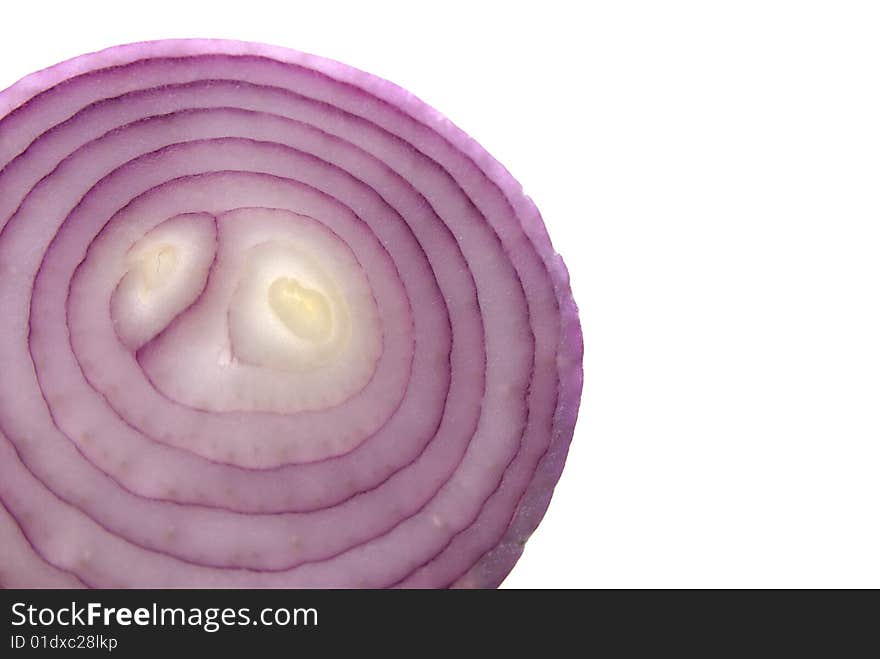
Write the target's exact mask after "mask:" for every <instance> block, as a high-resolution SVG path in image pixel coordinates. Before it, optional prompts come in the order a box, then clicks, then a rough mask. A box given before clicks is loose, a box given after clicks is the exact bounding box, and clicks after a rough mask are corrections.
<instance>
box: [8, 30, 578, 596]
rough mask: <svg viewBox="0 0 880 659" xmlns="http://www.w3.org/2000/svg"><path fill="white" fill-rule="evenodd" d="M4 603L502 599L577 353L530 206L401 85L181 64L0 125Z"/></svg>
mask: <svg viewBox="0 0 880 659" xmlns="http://www.w3.org/2000/svg"><path fill="white" fill-rule="evenodd" d="M0 117H2V119H0V167H2V170H0V228H2V231H0V304H2V309H3V314H2V315H0V363H2V364H3V367H4V377H3V378H2V379H0V502H2V506H0V545H2V558H0V583H2V584H3V585H5V586H25V587H27V586H45V585H50V586H59V587H69V586H93V587H389V586H399V587H447V586H458V587H495V586H497V585H498V584H500V582H501V581H502V579H503V578H504V577H505V576H506V575H507V574H508V572H509V571H510V570H511V568H512V567H513V564H514V563H515V561H516V560H517V558H518V557H519V555H520V554H521V552H522V547H523V544H524V543H525V541H526V539H527V538H528V537H529V535H530V534H531V533H532V532H533V531H534V529H535V527H536V526H537V524H538V522H539V521H540V518H541V517H542V516H543V514H544V512H545V510H546V508H547V505H548V503H549V500H550V496H551V494H552V491H553V487H554V485H555V483H556V481H557V480H558V478H559V475H560V473H561V470H562V466H563V463H564V461H565V456H566V453H567V450H568V445H569V443H570V441H571V437H572V433H573V429H574V424H575V420H576V417H577V408H578V403H579V399H580V393H581V385H582V371H581V357H582V338H581V332H580V327H579V323H578V318H577V309H576V306H575V304H574V302H573V300H572V297H571V292H570V289H569V284H568V275H567V272H566V269H565V266H564V265H563V263H562V260H561V259H560V257H559V256H558V255H557V254H556V253H555V251H554V249H553V247H552V245H551V243H550V240H549V238H548V236H547V234H546V230H545V227H544V225H543V223H542V221H541V219H540V216H539V214H538V212H537V210H536V209H535V207H534V205H533V204H532V202H531V200H530V199H529V198H528V197H526V196H525V195H524V194H523V193H522V189H521V187H520V186H519V184H517V183H516V181H514V179H513V178H512V177H511V176H510V174H509V173H508V172H507V171H506V170H504V169H503V168H502V167H501V165H499V164H498V163H497V162H496V161H495V160H493V159H492V158H491V157H490V156H489V155H488V154H487V153H486V152H485V151H484V150H483V149H482V148H481V147H480V146H479V145H478V144H476V143H475V142H474V141H473V140H471V139H470V138H468V137H467V136H466V135H465V134H464V133H462V132H461V131H460V130H459V129H457V128H456V127H454V126H453V125H452V124H450V123H449V121H447V120H446V119H444V118H443V117H442V116H441V115H440V114H438V113H437V112H436V111H434V110H432V109H431V108H429V107H427V106H426V105H425V104H424V103H422V102H420V101H419V100H418V99H416V98H414V97H413V96H411V95H410V94H408V93H407V92H405V91H403V90H402V89H400V88H398V87H395V86H394V85H392V84H391V83H388V82H386V81H383V80H380V79H378V78H375V77H373V76H370V75H367V74H365V73H362V72H360V71H357V70H355V69H352V68H349V67H347V66H344V65H342V64H339V63H336V62H331V61H327V60H323V59H320V58H317V57H313V56H310V55H305V54H302V53H298V52H295V51H290V50H285V49H281V48H275V47H269V46H263V45H257V44H248V43H238V42H230V41H194V40H184V41H161V42H153V43H143V44H135V45H128V46H121V47H117V48H113V49H110V50H107V51H104V52H101V53H97V54H91V55H85V56H83V57H79V58H76V59H74V60H71V61H69V62H66V63H63V64H59V65H57V66H55V67H53V68H50V69H48V70H46V71H43V72H40V73H36V74H34V75H31V76H29V77H27V78H25V79H24V80H22V81H20V82H19V83H17V84H15V85H13V86H12V87H11V88H9V89H7V90H6V91H4V92H2V94H0Z"/></svg>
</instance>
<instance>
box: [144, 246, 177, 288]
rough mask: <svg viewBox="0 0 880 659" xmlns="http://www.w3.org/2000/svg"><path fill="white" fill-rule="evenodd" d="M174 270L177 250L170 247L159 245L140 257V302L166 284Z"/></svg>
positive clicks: (175, 268)
mask: <svg viewBox="0 0 880 659" xmlns="http://www.w3.org/2000/svg"><path fill="white" fill-rule="evenodd" d="M176 270H177V250H176V249H174V247H172V246H171V245H160V246H158V247H156V248H154V249H152V250H150V251H149V252H147V254H145V255H144V256H143V257H141V259H140V271H141V287H140V297H141V300H144V301H145V300H146V298H147V297H148V296H149V295H150V293H152V292H153V291H155V290H156V289H158V288H162V287H163V286H164V285H165V284H167V283H168V281H169V280H170V279H171V277H172V276H173V275H174V272H175V271H176Z"/></svg>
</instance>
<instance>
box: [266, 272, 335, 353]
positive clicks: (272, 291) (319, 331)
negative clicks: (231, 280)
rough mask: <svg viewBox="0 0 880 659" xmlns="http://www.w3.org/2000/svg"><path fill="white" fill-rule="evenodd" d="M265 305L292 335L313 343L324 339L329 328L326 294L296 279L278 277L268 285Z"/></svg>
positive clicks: (331, 325) (330, 325) (329, 316)
mask: <svg viewBox="0 0 880 659" xmlns="http://www.w3.org/2000/svg"><path fill="white" fill-rule="evenodd" d="M269 306H270V307H271V308H272V311H274V312H275V314H276V315H277V316H278V318H279V319H280V320H281V322H282V323H284V325H285V327H287V329H289V330H290V331H291V332H293V334H294V335H296V336H297V337H299V338H301V339H305V340H307V341H312V342H313V343H320V342H322V341H326V340H327V339H328V338H329V336H330V332H331V330H332V329H333V315H332V312H331V310H330V303H329V302H328V301H327V298H326V297H325V296H323V295H322V294H321V293H319V292H318V291H316V290H313V289H310V288H306V287H305V286H302V285H301V284H300V283H299V282H298V281H297V280H296V279H291V278H289V277H279V278H278V279H276V280H275V281H273V282H272V285H271V286H269Z"/></svg>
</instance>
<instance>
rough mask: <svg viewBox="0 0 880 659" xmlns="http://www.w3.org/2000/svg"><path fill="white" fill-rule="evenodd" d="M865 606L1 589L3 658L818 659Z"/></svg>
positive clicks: (737, 595)
mask: <svg viewBox="0 0 880 659" xmlns="http://www.w3.org/2000/svg"><path fill="white" fill-rule="evenodd" d="M864 595H868V598H869V600H868V602H865V601H862V600H863V597H862V596H864ZM873 600H874V594H873V593H870V594H868V593H861V594H859V593H840V592H835V593H804V592H800V593H797V592H784V591H775V592H760V591H752V592H750V591H735V592H724V593H719V592H712V591H693V592H688V591H354V590H351V591H327V590H324V591H320V590H316V591H308V590H265V591H256V590H255V591H183V590H151V591H150V590H140V591H133V590H132V591H121V590H117V591H112V590H104V591H75V590H66V591H65V590H53V591H48V590H43V591H39V590H8V591H0V603H2V608H3V614H2V618H3V620H4V624H5V637H4V638H3V639H2V643H0V656H2V657H24V656H46V655H47V653H49V652H51V653H52V654H53V655H55V656H61V655H65V656H79V655H81V654H86V655H95V654H106V655H111V656H129V655H131V654H134V653H137V654H141V653H143V652H155V651H163V652H170V653H172V656H177V655H178V653H180V654H183V653H184V652H191V651H192V652H198V653H199V655H201V653H203V652H212V651H221V652H223V655H224V656H227V655H228V653H231V652H251V653H253V652H262V651H264V650H269V649H282V650H284V649H286V650H287V651H289V652H291V653H294V654H296V653H297V652H300V651H302V650H304V649H309V650H320V651H321V652H322V653H323V656H329V657H335V656H337V653H340V654H341V653H342V652H343V651H344V650H345V649H348V651H351V648H352V647H355V648H360V650H361V651H363V652H369V653H375V652H381V651H384V650H388V649H390V648H400V649H406V648H409V649H410V650H411V653H412V654H417V653H422V652H424V651H438V650H439V649H440V648H444V649H446V650H457V651H462V652H465V654H466V655H468V656H471V655H472V653H471V652H469V651H467V650H468V648H471V649H473V648H474V647H475V645H474V644H475V643H478V642H479V643H489V644H490V645H491V647H492V648H494V649H495V650H500V649H501V648H511V649H519V650H522V648H523V644H524V643H539V644H544V645H546V647H547V650H548V652H550V650H551V649H552V648H554V647H557V648H558V647H561V645H560V644H567V645H568V647H570V648H572V649H578V648H580V651H578V652H577V654H578V655H580V654H586V653H587V651H588V650H589V649H590V648H595V647H596V644H598V643H600V642H601V644H602V647H605V648H606V649H613V650H616V652H615V654H617V653H624V654H627V655H629V654H630V653H635V652H636V651H637V650H639V649H644V647H645V644H646V643H647V644H648V645H654V646H655V647H656V648H657V649H660V648H665V649H686V648H693V649H700V648H702V649H703V650H706V651H713V650H716V649H718V648H719V646H722V647H725V648H728V649H739V650H742V651H748V650H762V651H766V650H778V651H784V650H786V649H790V648H791V644H792V643H793V642H798V643H800V642H803V641H807V642H808V643H809V644H810V645H811V647H812V648H813V649H821V648H822V643H823V640H822V638H823V635H824V637H825V638H830V639H832V640H830V641H829V645H828V650H829V651H830V650H832V649H833V650H834V652H835V654H839V653H840V652H841V651H842V650H843V649H844V648H845V647H846V645H847V644H850V643H852V644H855V643H856V639H858V638H859V635H860V633H864V632H866V631H867V630H869V629H871V628H872V622H873V618H874V614H875V609H876V606H875V605H874V604H873ZM869 602H870V605H866V604H868V603H869ZM835 626H837V628H838V629H840V630H841V631H842V633H838V634H835V633H834V629H835ZM757 637H760V638H761V639H762V640H761V641H760V643H759V644H757V645H756V641H754V639H755V638H757ZM352 644H354V645H352ZM328 652H329V653H330V654H327V653H328ZM58 653H61V655H58ZM286 653H287V652H285V654H286ZM50 656H51V655H50Z"/></svg>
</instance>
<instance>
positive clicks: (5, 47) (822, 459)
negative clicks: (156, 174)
mask: <svg viewBox="0 0 880 659" xmlns="http://www.w3.org/2000/svg"><path fill="white" fill-rule="evenodd" d="M876 6H877V5H876V4H873V3H870V2H864V3H857V2H830V1H829V2H810V1H805V0H802V1H799V2H778V1H776V2H774V1H768V0H764V1H761V2H752V1H744V0H739V1H737V2H625V1H616V2H612V1H609V2H549V1H547V0H541V1H540V2H537V1H531V2H524V3H517V2H498V3H492V2H476V1H475V0H471V1H470V2H449V1H445V2H440V3H426V2H414V1H413V2H407V3H388V2H375V1H370V2H358V3H355V2H352V3H339V2H329V1H326V0H317V1H314V2H309V3H300V2H292V1H290V0H278V1H276V2H260V1H256V0H242V1H241V2H238V3H231V2H216V1H215V2H204V3H200V2H183V1H176V2H158V1H156V0H151V1H150V2H146V3H134V2H119V1H117V2H84V1H83V0H78V1H77V2H57V3H47V2H36V1H32V2H27V1H24V2H19V1H16V2H7V3H4V5H3V10H2V19H0V44H2V45H0V49H2V50H0V53H2V54H0V87H5V86H7V85H8V84H11V83H12V82H13V81H14V80H16V79H18V78H19V77H21V76H23V75H25V74H27V73H30V72H31V71H33V70H36V69H39V68H42V67H44V66H47V65H50V64H53V63H55V62H57V61H60V60H63V59H66V58H68V57H71V56H74V55H77V54H80V53H82V52H87V51H91V50H96V49H99V48H102V47H105V46H110V45H114V44H117V43H123V42H129V41H136V40H143V39H155V38H164V37H190V36H214V37H228V38H238V39H245V40H256V41H265V42H269V43H275V44H279V45H285V46H290V47H294V48H298V49H300V50H305V51H309V52H313V53H316V54H320V55H324V56H327V57H330V58H334V59H339V60H342V61H345V62H347V63H349V64H352V65H354V66H357V67H358V68H361V69H365V70H368V71H371V72H373V73H376V74H378V75H381V76H383V77H386V78H389V79H391V80H393V81H395V82H397V83H398V84H401V85H402V86H404V87H406V88H408V89H410V90H411V91H413V92H414V93H416V94H417V95H419V96H420V97H422V98H423V99H424V100H425V101H427V102H428V103H430V104H431V105H434V106H435V107H437V108H438V109H440V110H441V111H443V112H444V113H446V114H447V115H448V116H449V117H450V118H451V119H452V120H453V121H454V122H456V123H457V124H458V125H460V126H461V127H462V128H464V129H465V130H466V131H468V132H469V133H471V134H472V135H473V136H474V137H476V138H477V139H478V140H480V141H481V142H482V143H483V144H484V146H486V147H487V148H488V149H489V151H490V152H492V153H493V154H494V155H495V156H496V157H497V158H498V159H499V160H501V161H502V162H503V163H505V164H506V165H507V166H508V168H509V169H510V170H511V171H512V172H513V173H514V175H515V176H517V177H518V178H519V179H520V180H521V181H522V182H523V184H524V185H525V187H526V189H527V191H528V192H529V193H530V194H531V195H532V196H533V197H534V199H535V200H536V202H537V203H538V205H539V207H540V208H541V209H542V211H543V213H544V215H545V217H546V220H547V224H548V226H549V228H550V232H551V235H552V236H553V239H554V242H555V244H556V245H557V247H558V249H559V250H560V251H561V252H562V253H563V256H565V258H566V260H567V262H568V264H569V266H570V269H571V275H572V282H573V287H574V291H575V295H576V298H577V301H578V302H579V304H580V306H581V310H582V321H583V326H584V333H585V337H586V356H585V371H586V386H585V392H584V400H583V405H582V412H581V419H580V422H579V426H578V429H577V433H576V436H575V441H574V443H573V445H572V450H571V454H570V458H569V461H568V465H567V467H566V471H565V474H564V476H563V478H562V480H561V482H560V484H559V487H558V489H557V493H556V495H555V497H554V500H553V503H552V505H551V507H550V511H549V513H548V515H547V517H546V519H545V521H544V523H543V524H542V525H541V527H540V529H539V530H538V532H537V533H536V534H535V535H534V536H533V537H532V539H531V540H530V542H529V544H528V546H527V548H526V552H525V555H524V557H523V559H522V560H521V561H520V563H519V564H518V565H517V567H516V569H515V570H514V572H513V573H512V574H511V576H510V577H509V578H508V580H507V581H506V583H505V585H506V586H508V587H660V586H668V587H708V586H728V587H741V586H742V587H744V586H767V587H776V586H817V587H824V586H840V587H845V586H873V587H878V586H880V561H878V556H880V528H878V522H880V519H878V503H880V481H878V469H880V441H878V440H880V405H878V403H880V295H878V293H880V291H878V285H880V258H878V250H880V39H878V34H880V15H878V11H877V10H876V9H873V8H872V7H876Z"/></svg>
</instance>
